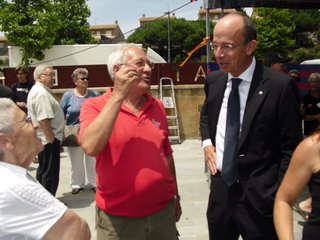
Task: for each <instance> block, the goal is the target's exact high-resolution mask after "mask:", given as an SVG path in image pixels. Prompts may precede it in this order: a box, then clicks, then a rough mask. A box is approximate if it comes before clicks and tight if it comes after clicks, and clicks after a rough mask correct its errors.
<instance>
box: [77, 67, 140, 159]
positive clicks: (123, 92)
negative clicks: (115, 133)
mask: <svg viewBox="0 0 320 240" xmlns="http://www.w3.org/2000/svg"><path fill="white" fill-rule="evenodd" d="M129 72H132V73H133V75H132V76H129ZM114 73H115V79H114V90H113V92H112V95H111V97H110V98H109V100H108V101H107V103H106V104H105V105H104V107H103V109H102V110H101V112H100V113H99V115H98V116H97V117H96V118H95V119H94V120H93V121H92V123H91V124H90V125H89V126H88V127H87V128H86V129H85V130H84V133H83V135H82V136H81V140H80V143H81V146H82V148H83V150H84V151H85V153H87V154H88V155H90V156H96V155H97V154H99V153H100V152H101V151H102V149H103V147H104V146H105V144H106V143H107V142H108V140H109V138H110V136H111V133H112V129H113V126H114V124H115V122H116V119H117V117H118V114H119V112H120V109H121V106H122V104H123V101H124V100H125V99H126V98H127V96H128V95H129V93H130V90H131V86H132V84H133V83H134V82H135V81H137V80H138V79H139V78H138V77H137V71H136V69H135V68H134V67H132V66H127V65H123V66H121V67H119V66H114Z"/></svg>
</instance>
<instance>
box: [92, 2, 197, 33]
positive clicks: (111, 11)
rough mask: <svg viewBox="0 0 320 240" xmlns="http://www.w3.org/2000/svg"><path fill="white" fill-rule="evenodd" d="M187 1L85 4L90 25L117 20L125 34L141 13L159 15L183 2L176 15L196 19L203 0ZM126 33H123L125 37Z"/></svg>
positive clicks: (133, 27)
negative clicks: (87, 8)
mask: <svg viewBox="0 0 320 240" xmlns="http://www.w3.org/2000/svg"><path fill="white" fill-rule="evenodd" d="M189 2H190V0H171V1H170V0H89V1H87V4H88V6H89V8H90V10H91V16H90V17H89V18H88V22H89V24H90V25H103V24H114V23H115V21H116V20H117V21H118V24H119V27H120V29H121V30H122V33H123V34H125V33H127V32H129V31H131V30H133V29H135V28H137V27H139V25H140V23H139V18H141V17H142V14H145V16H146V17H159V16H162V15H164V13H165V12H168V11H170V12H172V11H174V10H175V9H177V8H180V7H182V6H183V5H185V4H187V5H186V6H184V7H182V8H180V9H179V10H177V11H175V15H176V17H177V18H185V19H187V20H197V19H198V11H199V9H200V6H203V0H198V1H196V2H191V3H189ZM188 3H189V4H188ZM131 33H132V32H131ZM128 35H129V34H127V35H126V34H125V37H128Z"/></svg>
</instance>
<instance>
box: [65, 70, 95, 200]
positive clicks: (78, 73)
mask: <svg viewBox="0 0 320 240" xmlns="http://www.w3.org/2000/svg"><path fill="white" fill-rule="evenodd" d="M88 74H89V73H88V70H87V69H85V68H77V69H75V70H74V71H73V73H72V75H71V78H72V81H73V82H74V84H75V86H76V87H75V88H74V89H72V90H70V91H67V92H65V93H64V94H63V96H62V100H61V103H60V106H61V108H62V110H63V112H64V115H65V118H66V125H67V126H70V125H77V126H79V118H80V117H79V116H80V109H81V105H82V103H83V102H84V101H85V100H86V99H87V98H91V97H96V96H99V93H98V92H97V91H95V90H90V89H88V84H89V77H88ZM67 149H68V154H69V157H70V160H71V177H70V179H71V182H70V185H71V187H72V191H71V193H72V194H77V193H79V192H80V191H82V190H83V187H84V185H85V176H86V172H87V179H88V182H89V184H90V185H91V187H92V190H93V191H94V192H95V191H96V186H97V185H96V173H95V166H96V160H95V158H94V157H91V156H88V155H87V154H85V153H84V152H83V150H82V148H81V147H80V145H78V146H68V148H67Z"/></svg>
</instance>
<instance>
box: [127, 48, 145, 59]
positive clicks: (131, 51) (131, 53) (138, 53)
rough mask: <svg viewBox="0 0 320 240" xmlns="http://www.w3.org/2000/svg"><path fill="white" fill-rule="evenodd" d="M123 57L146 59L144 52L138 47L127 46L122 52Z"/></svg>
mask: <svg viewBox="0 0 320 240" xmlns="http://www.w3.org/2000/svg"><path fill="white" fill-rule="evenodd" d="M124 58H125V60H126V61H147V60H148V57H147V55H146V53H145V52H144V51H143V50H142V49H141V48H138V47H129V48H127V49H126V50H125V52H124Z"/></svg>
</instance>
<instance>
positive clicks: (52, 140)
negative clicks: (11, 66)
mask: <svg viewBox="0 0 320 240" xmlns="http://www.w3.org/2000/svg"><path fill="white" fill-rule="evenodd" d="M33 76H34V79H35V81H36V83H35V85H34V86H33V87H32V88H31V90H30V92H29V95H28V101H27V102H28V103H27V106H28V114H29V115H30V117H31V119H32V121H33V122H35V123H37V124H39V126H40V128H39V129H37V132H38V135H39V137H40V138H41V141H42V144H43V145H44V150H43V151H42V152H40V153H39V156H38V159H39V166H38V169H37V180H38V181H39V182H40V183H41V185H42V186H44V187H45V189H47V190H48V191H49V192H50V193H51V194H52V195H53V196H55V194H56V191H57V189H58V185H59V172H60V143H61V141H62V136H63V128H64V115H63V111H62V109H61V107H60V105H59V103H58V101H57V100H56V99H55V98H54V97H53V95H52V92H51V88H52V87H53V84H54V80H55V73H54V70H53V68H52V66H49V65H39V66H38V67H36V69H35V70H34V73H33Z"/></svg>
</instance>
